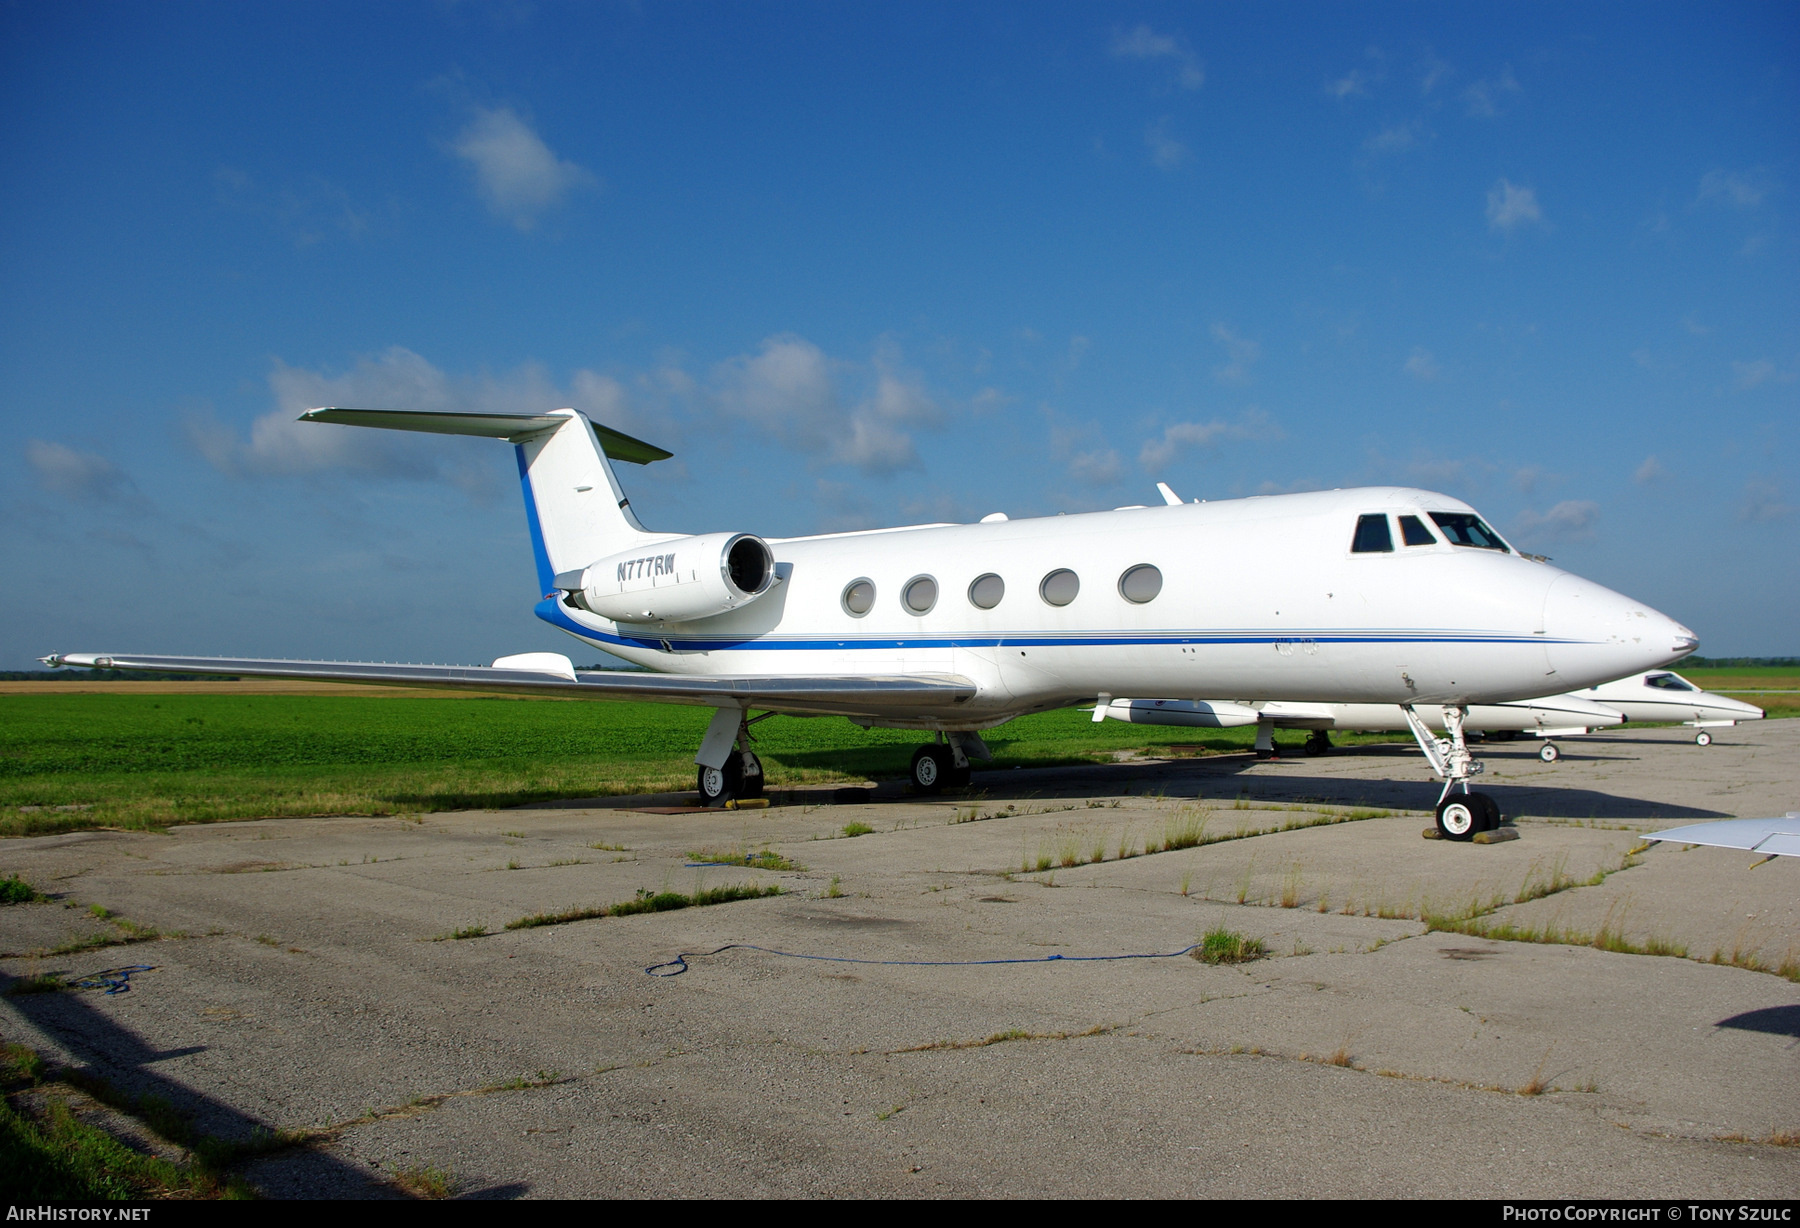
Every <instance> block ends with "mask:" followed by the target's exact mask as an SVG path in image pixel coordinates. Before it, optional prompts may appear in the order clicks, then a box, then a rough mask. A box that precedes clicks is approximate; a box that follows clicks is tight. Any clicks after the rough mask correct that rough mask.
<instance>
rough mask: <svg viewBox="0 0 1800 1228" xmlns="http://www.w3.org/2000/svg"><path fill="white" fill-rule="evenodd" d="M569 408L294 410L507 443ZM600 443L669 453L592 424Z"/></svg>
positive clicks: (325, 418) (632, 451) (623, 452)
mask: <svg viewBox="0 0 1800 1228" xmlns="http://www.w3.org/2000/svg"><path fill="white" fill-rule="evenodd" d="M572 412H574V411H572V410H563V411H561V412H559V413H553V414H475V413H463V412H461V411H457V412H445V411H439V410H422V409H339V408H331V407H327V408H324V409H309V410H307V411H306V412H305V413H303V414H301V415H300V421H302V422H335V423H338V424H339V425H341V426H379V427H382V428H384V429H386V430H390V431H428V432H430V433H432V434H435V435H478V436H481V437H482V438H484V439H505V440H508V441H510V442H512V443H518V442H519V441H521V440H523V439H526V438H529V437H530V436H532V435H536V434H538V433H539V432H540V431H552V430H555V429H556V428H557V427H559V426H561V425H562V424H563V423H564V422H567V421H568V420H569V415H570V414H571V413H572ZM593 427H594V434H596V435H598V436H599V437H600V445H601V447H603V448H605V449H606V454H607V455H608V456H610V457H611V458H612V459H613V460H621V461H630V462H631V463H632V464H634V465H648V464H649V463H650V462H651V461H659V460H668V459H669V457H671V456H673V455H675V454H674V453H673V452H668V451H665V450H663V449H662V448H659V447H657V446H656V445H655V444H652V443H645V442H644V441H643V440H641V439H633V438H632V437H631V436H630V435H627V434H625V433H623V432H621V431H615V430H613V429H612V428H611V427H609V426H601V425H600V424H599V423H598V422H595V423H594V424H593Z"/></svg>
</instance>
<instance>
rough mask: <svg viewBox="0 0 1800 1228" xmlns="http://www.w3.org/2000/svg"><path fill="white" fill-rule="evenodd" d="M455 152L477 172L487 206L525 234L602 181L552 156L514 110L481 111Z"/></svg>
mask: <svg viewBox="0 0 1800 1228" xmlns="http://www.w3.org/2000/svg"><path fill="white" fill-rule="evenodd" d="M450 149H451V152H452V153H454V154H455V155H456V156H457V157H459V158H461V159H463V161H465V162H467V163H468V164H469V165H470V166H471V167H472V168H474V171H475V182H476V186H477V188H478V189H479V190H480V192H481V198H482V200H483V201H485V202H486V203H487V207H488V208H489V209H490V210H491V211H492V212H493V213H494V214H495V215H497V216H499V217H503V218H505V219H506V220H507V221H509V222H511V223H512V224H513V225H514V226H516V227H518V228H519V229H520V230H530V229H531V228H532V227H533V226H534V225H536V224H537V219H538V217H539V215H541V214H542V213H544V211H546V210H548V209H552V208H555V207H556V206H558V205H560V204H562V203H563V201H564V200H565V199H566V198H567V197H568V195H569V193H571V192H573V191H575V190H577V189H580V188H585V187H590V186H593V185H595V184H596V183H597V182H598V181H597V180H596V179H595V178H594V176H593V175H592V174H591V173H589V172H588V171H586V170H584V169H583V168H582V167H580V166H577V165H576V164H575V163H573V162H568V161H564V160H562V159H560V158H558V157H557V156H556V155H555V154H554V153H553V152H551V149H550V147H549V146H548V145H546V144H544V141H543V138H541V137H539V136H538V134H537V133H536V132H533V131H532V129H531V126H530V125H529V124H527V123H526V122H525V121H524V120H523V119H521V118H519V116H518V114H517V112H515V111H514V110H513V109H512V108H511V107H496V108H493V109H491V110H490V109H488V108H486V107H477V108H475V117H474V118H473V119H472V120H470V121H469V124H468V126H467V127H465V128H464V129H463V130H462V132H460V133H459V134H457V137H456V140H455V141H453V142H452V143H451V145H450Z"/></svg>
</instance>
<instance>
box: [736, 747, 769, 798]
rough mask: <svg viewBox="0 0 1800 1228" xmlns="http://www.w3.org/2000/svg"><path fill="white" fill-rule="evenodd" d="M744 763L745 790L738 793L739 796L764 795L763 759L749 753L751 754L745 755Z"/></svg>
mask: <svg viewBox="0 0 1800 1228" xmlns="http://www.w3.org/2000/svg"><path fill="white" fill-rule="evenodd" d="M743 764H744V788H743V791H742V792H741V793H739V794H738V796H739V797H761V796H762V795H763V766H762V760H761V759H758V758H757V757H756V756H755V755H754V754H749V755H745V756H744V757H743Z"/></svg>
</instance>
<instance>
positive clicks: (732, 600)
mask: <svg viewBox="0 0 1800 1228" xmlns="http://www.w3.org/2000/svg"><path fill="white" fill-rule="evenodd" d="M302 418H303V420H304V421H308V422H314V423H321V424H338V425H321V427H320V428H319V429H321V430H335V429H340V427H341V426H344V425H348V426H375V427H390V428H395V429H399V430H411V431H433V432H438V433H446V434H456V435H477V436H486V437H489V438H494V439H505V440H507V441H509V442H511V443H512V444H513V445H514V446H515V449H516V453H517V457H518V464H519V476H520V481H521V483H522V484H523V487H524V493H525V507H526V512H527V519H528V523H529V526H530V530H531V543H532V550H533V552H534V553H535V555H536V559H537V570H538V582H539V584H538V592H539V594H540V595H541V600H539V602H538V604H537V607H536V612H537V614H538V616H539V617H540V618H542V619H543V620H544V621H546V622H548V623H550V624H551V625H553V626H556V627H559V628H561V629H562V630H564V631H567V632H568V633H569V634H571V635H573V636H575V637H576V638H577V639H579V640H581V641H582V642H583V643H584V644H588V645H592V646H593V647H596V648H600V649H604V650H605V651H607V652H610V653H612V654H614V655H615V656H619V657H623V658H624V659H626V660H628V661H631V662H634V663H636V664H638V665H641V666H644V667H645V668H646V669H647V670H649V671H653V672H648V673H633V672H618V671H614V672H585V673H577V672H576V670H575V669H574V668H573V666H572V665H571V664H570V661H569V659H568V658H567V657H566V656H563V655H561V654H557V653H526V654H523V655H520V656H514V657H502V658H501V659H499V660H498V661H496V662H494V664H493V666H492V667H489V668H474V667H450V666H422V665H401V666H397V665H377V664H339V663H333V662H314V661H282V660H237V659H230V658H218V657H170V656H139V655H132V654H125V653H105V654H101V653H70V654H66V655H52V656H49V657H46V658H44V660H45V662H46V663H47V664H50V665H81V666H89V667H95V668H118V669H137V670H161V671H166V672H180V673H196V674H206V673H211V674H235V675H240V676H246V677H283V678H318V679H336V680H343V681H357V682H374V683H386V684H393V685H401V686H409V685H420V684H425V685H430V686H439V687H443V686H452V687H468V688H471V689H481V690H499V691H514V692H526V693H536V694H545V693H549V694H563V695H586V696H593V697H596V698H606V699H639V700H657V701H661V702H667V703H685V704H697V705H702V706H706V707H711V708H714V709H716V711H715V713H714V716H713V719H712V723H711V724H710V725H709V726H708V728H707V732H706V735H705V737H704V738H703V739H702V741H701V744H700V750H699V753H698V754H697V755H695V757H694V758H695V762H696V763H697V764H698V765H699V773H698V775H699V788H700V793H701V795H702V796H703V798H704V799H705V800H706V801H707V802H709V803H722V802H723V801H725V800H727V799H729V798H731V797H733V796H741V795H744V794H747V793H754V792H755V791H757V790H759V789H760V788H761V785H762V774H761V764H760V762H759V761H758V760H757V758H756V755H755V754H754V751H753V747H752V739H751V733H750V730H751V728H752V724H753V719H754V720H763V719H766V717H767V716H769V715H774V714H790V715H799V716H819V715H832V714H835V715H842V716H847V717H849V718H850V719H851V720H852V721H855V722H857V723H858V724H861V725H863V726H865V727H868V726H880V727H888V728H908V729H919V730H929V731H932V733H933V734H934V735H935V738H934V741H933V742H932V743H931V744H930V745H926V746H922V747H920V748H919V750H918V752H917V753H916V754H915V755H914V757H913V766H912V781H913V784H914V785H915V786H916V787H917V788H918V789H920V790H922V791H925V792H935V791H936V790H938V789H939V788H941V787H943V786H944V785H945V784H946V783H955V782H957V781H961V780H966V779H967V777H968V772H969V761H970V760H971V759H986V758H988V757H989V756H988V753H987V750H986V747H985V745H984V744H983V742H982V740H981V737H980V731H981V730H983V729H987V728H990V727H992V726H995V725H999V724H1001V723H1003V722H1005V721H1008V720H1010V719H1012V718H1013V717H1016V716H1019V715H1022V714H1024V713H1028V712H1040V711H1045V710H1047V709H1052V708H1062V707H1070V706H1073V705H1076V704H1079V703H1082V702H1084V701H1086V702H1096V701H1097V702H1099V703H1102V704H1104V703H1106V702H1107V701H1109V700H1110V699H1111V697H1112V696H1114V695H1152V696H1166V697H1172V698H1181V699H1192V698H1198V697H1201V696H1206V695H1221V694H1223V695H1257V696H1262V697H1265V698H1267V699H1270V700H1302V701H1312V702H1335V703H1385V704H1400V705H1402V706H1404V707H1405V708H1406V711H1407V712H1408V714H1409V723H1411V724H1412V725H1413V727H1414V730H1415V733H1418V734H1419V735H1420V746H1421V748H1422V749H1423V750H1424V751H1425V753H1426V756H1427V758H1428V759H1430V760H1431V762H1432V765H1433V767H1434V768H1435V769H1436V770H1437V771H1438V773H1439V774H1440V775H1442V776H1443V777H1444V781H1445V783H1444V791H1443V793H1442V794H1441V795H1440V798H1439V803H1438V824H1439V826H1440V827H1441V828H1442V829H1443V831H1444V833H1445V834H1446V835H1447V836H1450V837H1451V838H1453V839H1469V838H1472V837H1473V835H1474V834H1475V832H1476V831H1478V830H1481V829H1482V828H1484V827H1486V826H1489V825H1491V824H1493V823H1496V822H1497V821H1498V808H1497V807H1496V806H1494V804H1493V803H1492V801H1491V799H1488V798H1486V797H1485V795H1483V794H1480V793H1475V792H1471V791H1470V789H1469V780H1470V777H1472V776H1473V775H1475V774H1476V773H1477V772H1479V771H1480V765H1479V764H1478V763H1476V762H1475V761H1474V759H1473V757H1472V756H1471V755H1470V754H1469V752H1468V749H1467V747H1466V745H1465V744H1464V739H1463V730H1464V715H1465V713H1466V711H1467V706H1468V705H1470V704H1492V703H1505V702H1508V701H1511V700H1516V699H1522V698H1526V697H1529V696H1533V695H1542V694H1543V693H1544V692H1545V691H1546V690H1547V689H1556V690H1575V689H1577V688H1580V687H1586V686H1592V685H1594V684H1596V683H1598V682H1602V681H1604V680H1606V679H1609V678H1618V677H1621V676H1623V675H1626V674H1630V673H1634V672H1637V671H1640V670H1646V669H1653V668H1657V667H1660V666H1663V665H1667V664H1669V663H1671V662H1673V661H1676V660H1679V659H1680V658H1681V657H1684V656H1686V655H1687V654H1688V653H1690V652H1692V651H1693V650H1694V648H1695V647H1696V646H1697V643H1698V641H1697V640H1696V639H1695V638H1694V635H1693V633H1692V632H1690V631H1688V629H1687V628H1685V627H1683V626H1681V625H1679V624H1678V623H1676V622H1674V621H1673V620H1672V619H1670V618H1667V617H1665V616H1664V615H1662V614H1659V613H1657V612H1656V611H1655V610H1652V609H1650V608H1649V607H1648V606H1645V605H1643V604H1642V603H1640V602H1637V601H1633V600H1631V599H1630V598H1628V597H1625V596H1622V595H1621V594H1619V593H1615V592H1612V591H1610V590H1608V589H1605V588H1602V587H1601V586H1599V585H1597V584H1592V583H1590V582H1588V581H1586V580H1583V579H1581V578H1579V577H1577V576H1574V575H1570V574H1568V573H1567V572H1563V571H1560V570H1558V569H1557V568H1554V567H1550V566H1547V565H1545V564H1543V563H1540V562H1536V561H1532V560H1529V559H1526V558H1522V557H1521V556H1520V555H1519V554H1517V553H1516V552H1515V551H1513V550H1512V549H1511V548H1510V547H1508V546H1507V544H1506V543H1505V542H1504V541H1502V540H1501V539H1500V537H1499V536H1498V535H1497V534H1496V533H1494V531H1493V530H1492V529H1490V528H1489V527H1488V526H1487V525H1486V524H1485V523H1483V521H1482V519H1481V518H1480V517H1479V516H1477V515H1476V514H1475V511H1474V509H1473V508H1471V507H1469V506H1468V505H1467V504H1465V503H1462V502H1460V501H1458V500H1455V499H1451V498H1448V497H1446V496H1444V495H1440V494H1433V493H1431V492H1429V491H1423V490H1409V489H1401V488H1394V487H1376V488H1369V489H1360V490H1338V491H1330V492H1322V493H1316V494H1298V495H1271V496H1259V497H1254V498H1249V499H1238V500H1225V501H1219V502H1213V503H1196V504H1181V505H1179V506H1163V507H1153V508H1135V509H1126V510H1120V511H1113V512H1095V513H1087V514H1082V515H1071V516H1060V515H1059V516H1050V517H1043V518H1037V519H1029V520H1007V519H1005V518H1003V517H1002V516H1000V515H998V514H996V515H994V516H990V517H988V518H986V519H985V520H983V521H982V522H981V523H980V524H933V525H916V526H911V527H907V528H896V529H887V530H880V531H874V532H862V533H835V534H824V535H821V536H816V537H800V538H788V539H770V540H765V539H763V538H760V537H757V536H755V535H753V534H750V533H744V532H720V533H709V534H702V535H698V536H691V535H687V534H680V533H657V532H652V531H650V530H648V529H646V528H645V527H644V526H643V525H642V524H640V523H639V521H638V518H637V516H636V515H635V514H634V513H633V512H632V510H631V505H630V502H629V501H628V500H627V499H626V497H625V494H624V492H623V491H622V490H621V489H620V487H619V483H618V480H617V478H616V477H615V475H614V473H613V468H612V465H611V464H610V463H609V458H611V459H612V460H622V461H632V462H635V463H638V464H646V463H649V462H651V461H655V460H659V459H662V458H664V457H666V456H668V455H669V453H668V452H665V451H663V450H662V449H660V448H656V447H653V446H651V445H649V444H646V443H644V442H643V441H641V440H637V439H633V438H631V437H630V436H627V435H623V434H620V433H619V432H617V431H613V430H610V429H608V428H607V427H604V426H597V425H595V424H593V423H592V422H590V421H589V420H588V418H587V417H586V416H585V415H583V414H581V413H578V412H576V411H575V410H571V409H562V410H556V411H553V412H550V413H544V414H531V415H519V414H479V413H425V412H414V411H408V410H367V409H316V410H312V411H310V412H308V413H306V414H304V415H303V416H302ZM1418 704H1435V705H1440V706H1442V707H1443V708H1444V712H1443V717H1444V721H1445V725H1446V727H1447V729H1448V731H1449V735H1450V736H1449V737H1448V738H1447V739H1445V740H1444V741H1443V742H1442V744H1441V745H1440V743H1439V741H1438V739H1436V738H1435V737H1432V736H1430V733H1429V731H1428V730H1426V729H1425V728H1424V725H1423V723H1422V721H1421V720H1420V718H1419V717H1418V716H1417V714H1416V712H1415V711H1414V707H1413V706H1414V705H1418ZM753 710H755V711H760V712H761V713H762V715H760V716H757V717H755V718H752V717H751V716H750V713H751V712H752V711H753Z"/></svg>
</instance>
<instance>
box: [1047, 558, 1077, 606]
mask: <svg viewBox="0 0 1800 1228" xmlns="http://www.w3.org/2000/svg"><path fill="white" fill-rule="evenodd" d="M1080 591H1081V579H1080V577H1078V576H1077V575H1076V574H1075V573H1074V572H1072V571H1070V570H1069V569H1068V568H1067V567H1062V568H1058V569H1057V570H1056V571H1053V572H1051V573H1050V574H1049V575H1047V576H1045V577H1044V582H1043V583H1042V584H1040V585H1038V593H1039V594H1040V595H1041V596H1042V597H1043V598H1044V600H1045V601H1046V602H1048V603H1049V604H1051V605H1068V604H1069V603H1070V602H1071V601H1073V600H1075V594H1077V593H1079V592H1080Z"/></svg>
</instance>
